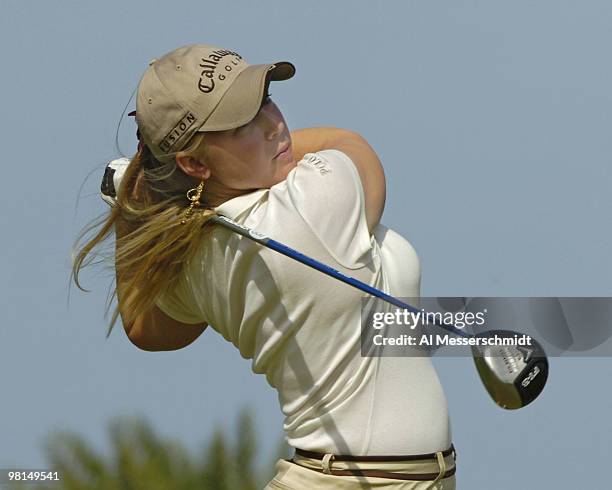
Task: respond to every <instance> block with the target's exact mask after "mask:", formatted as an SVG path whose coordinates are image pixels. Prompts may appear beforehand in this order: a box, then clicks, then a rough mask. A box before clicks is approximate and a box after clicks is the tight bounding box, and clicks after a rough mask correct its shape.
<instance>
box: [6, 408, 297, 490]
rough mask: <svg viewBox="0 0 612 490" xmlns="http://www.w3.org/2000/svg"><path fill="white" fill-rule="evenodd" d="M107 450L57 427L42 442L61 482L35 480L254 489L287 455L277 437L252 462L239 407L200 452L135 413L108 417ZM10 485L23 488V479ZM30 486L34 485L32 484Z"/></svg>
mask: <svg viewBox="0 0 612 490" xmlns="http://www.w3.org/2000/svg"><path fill="white" fill-rule="evenodd" d="M108 432H109V438H110V441H111V447H112V449H111V454H110V455H109V456H106V457H105V456H103V455H101V454H99V453H97V452H96V451H95V450H94V449H93V448H92V447H90V446H89V444H88V443H87V442H86V441H85V440H84V439H83V438H81V437H80V436H78V435H76V434H73V433H68V432H56V433H52V434H50V435H49V436H48V437H47V441H46V443H45V445H44V449H45V453H46V456H47V459H48V461H49V463H50V464H49V467H50V468H53V470H54V471H58V472H60V474H61V478H62V481H61V483H60V484H54V485H46V484H42V483H39V484H37V485H36V487H35V488H36V489H37V490H169V489H172V490H196V489H197V490H257V489H260V488H263V487H264V485H265V484H266V483H267V482H268V481H269V480H270V479H271V478H272V476H273V475H274V463H275V462H276V460H277V459H278V458H281V457H287V455H288V446H287V445H286V443H285V442H284V441H282V440H281V442H280V444H279V446H278V449H277V455H275V456H276V457H274V458H273V460H271V461H270V463H269V464H267V465H265V467H264V469H263V471H258V469H257V468H256V461H255V459H256V456H257V454H258V449H257V437H256V433H255V428H254V426H253V418H252V416H251V413H250V412H249V411H248V410H243V411H242V412H241V413H240V416H239V418H238V423H237V427H236V434H235V437H234V438H233V441H229V440H228V438H227V437H226V435H225V433H224V431H223V430H222V429H217V430H216V431H215V433H214V434H213V436H212V438H211V439H210V441H209V442H208V444H207V445H206V446H205V448H204V451H203V452H202V454H201V456H200V457H197V456H195V455H191V454H189V452H188V451H187V450H186V449H185V447H184V446H183V445H182V444H181V443H180V442H178V441H173V440H164V439H163V438H161V437H160V436H158V435H157V434H156V433H155V431H154V430H153V429H152V427H151V426H150V425H149V424H148V423H147V422H146V421H145V420H143V419H140V418H122V419H115V420H113V421H111V423H110V424H109V428H108ZM8 488H9V490H25V488H26V487H25V486H24V484H20V485H18V486H9V487H8ZM32 488H34V487H32Z"/></svg>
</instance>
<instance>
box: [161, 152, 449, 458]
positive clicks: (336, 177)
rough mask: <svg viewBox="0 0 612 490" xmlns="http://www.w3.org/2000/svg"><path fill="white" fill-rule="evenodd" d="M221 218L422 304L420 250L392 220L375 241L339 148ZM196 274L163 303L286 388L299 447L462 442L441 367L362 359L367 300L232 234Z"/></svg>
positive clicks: (217, 232)
mask: <svg viewBox="0 0 612 490" xmlns="http://www.w3.org/2000/svg"><path fill="white" fill-rule="evenodd" d="M217 211H218V212H219V214H222V215H225V216H228V217H230V218H232V219H234V220H235V221H237V222H239V223H241V224H243V225H245V226H247V227H249V228H253V229H255V230H257V231H259V232H261V233H263V234H264V235H267V236H269V237H270V238H273V239H275V240H277V241H279V242H281V243H284V244H285V245H287V246H289V247H292V248H294V249H296V250H298V251H300V252H302V253H303V254H305V255H307V256H310V257H312V258H314V259H317V260H319V261H321V262H323V263H325V264H327V265H329V266H331V267H333V268H334V269H337V270H339V271H340V272H342V273H344V274H346V275H349V276H353V277H355V278H357V279H359V280H361V281H363V282H365V283H367V284H369V285H371V286H374V287H376V288H378V289H381V290H383V291H385V292H386V293H388V294H391V295H393V296H400V297H418V296H419V293H420V291H419V289H420V267H419V260H418V257H417V255H416V252H415V251H414V249H413V247H412V246H411V245H410V243H409V242H408V241H407V240H405V239H404V238H403V237H401V236H400V235H399V234H397V233H395V232H394V231H393V230H391V229H389V228H386V227H385V226H383V225H379V226H378V227H377V228H376V229H375V230H374V233H373V235H372V236H370V234H369V233H368V229H367V224H366V218H365V207H364V193H363V188H362V185H361V180H360V178H359V174H358V173H357V169H356V168H355V166H354V164H353V162H352V161H351V160H350V158H349V157H348V156H347V155H345V154H344V153H342V152H340V151H338V150H325V151H321V152H318V153H310V154H306V155H305V156H304V158H303V159H302V160H301V161H300V162H299V163H298V164H297V167H296V168H294V169H293V170H291V172H290V173H289V175H288V177H287V179H286V180H285V181H283V182H280V183H278V184H276V185H274V186H273V187H271V188H270V189H261V190H258V191H256V192H253V193H250V194H247V195H244V196H240V197H237V198H234V199H231V200H229V201H227V202H225V203H223V204H222V205H221V206H219V207H218V208H217ZM185 272H186V273H185V274H183V275H182V276H181V277H180V279H179V281H178V283H177V285H176V287H175V288H174V289H173V290H172V291H169V292H167V293H165V294H163V295H161V296H160V297H159V298H158V300H157V302H156V304H157V305H158V306H159V308H160V309H162V310H163V311H164V312H165V313H166V314H167V315H169V316H171V317H172V318H175V319H176V320H179V321H182V322H185V323H200V322H206V323H208V324H209V325H210V326H211V327H212V328H213V329H215V330H216V331H217V332H219V333H220V334H221V335H223V337H224V338H225V339H226V340H228V341H230V342H232V343H233V344H234V345H235V346H236V347H237V348H238V350H239V351H240V354H241V355H242V356H243V357H245V358H247V359H252V369H253V371H254V372H256V373H261V374H264V375H265V376H266V379H267V380H268V383H269V384H270V385H271V386H272V387H274V388H275V389H276V390H277V391H278V397H279V402H280V406H281V410H282V412H283V414H284V415H285V422H284V430H285V433H286V436H287V441H288V443H289V444H290V445H291V446H293V447H299V448H302V449H306V450H311V451H319V452H334V453H336V454H357V455H393V454H422V453H431V452H435V451H440V450H443V449H447V448H448V447H449V446H450V443H451V434H450V423H449V418H448V411H447V403H446V398H445V395H444V392H443V390H442V387H441V385H440V382H439V380H438V377H437V374H436V372H435V369H434V367H433V365H432V363H431V360H430V359H429V358H427V357H379V356H372V357H362V356H361V350H360V334H361V330H360V322H361V306H362V303H361V300H362V298H366V297H367V295H366V294H364V293H362V292H361V291H359V290H357V289H355V288H353V287H351V286H349V285H346V284H344V283H342V282H340V281H338V280H337V279H333V278H331V277H328V276H326V275H324V274H322V273H321V272H319V271H316V270H313V269H311V268H309V267H306V266H305V265H303V264H300V263H298V262H296V261H294V260H293V259H290V258H289V257H285V256H284V255H281V254H279V253H278V252H275V251H272V250H269V249H267V248H265V247H263V246H261V245H259V244H257V243H255V242H253V241H251V240H248V239H246V238H244V237H242V236H240V235H238V234H236V233H233V232H231V231H229V230H226V229H225V228H221V227H215V229H214V230H213V231H212V233H211V234H210V235H208V236H207V237H206V238H205V239H203V240H202V246H201V247H200V249H199V251H198V253H197V254H196V256H195V257H194V259H193V260H192V261H191V262H190V263H189V264H188V265H187V266H186V268H185ZM370 300H372V298H370Z"/></svg>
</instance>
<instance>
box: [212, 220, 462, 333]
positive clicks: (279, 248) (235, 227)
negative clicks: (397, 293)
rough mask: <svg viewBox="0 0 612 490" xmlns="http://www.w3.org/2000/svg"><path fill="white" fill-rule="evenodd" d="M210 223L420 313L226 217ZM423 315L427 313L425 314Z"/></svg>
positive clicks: (446, 326) (378, 290)
mask: <svg viewBox="0 0 612 490" xmlns="http://www.w3.org/2000/svg"><path fill="white" fill-rule="evenodd" d="M210 221H212V222H214V223H216V224H218V225H221V226H223V227H225V228H227V229H229V230H231V231H233V232H235V233H238V234H240V235H242V236H243V237H245V238H248V239H250V240H253V241H255V242H257V243H259V244H260V245H263V246H264V247H267V248H269V249H272V250H274V251H276V252H279V253H281V254H283V255H286V256H287V257H289V258H292V259H294V260H297V261H298V262H301V263H302V264H304V265H307V266H308V267H311V268H313V269H316V270H318V271H320V272H322V273H323V274H327V275H328V276H331V277H333V278H335V279H338V280H339V281H342V282H344V283H345V284H348V285H349V286H353V287H354V288H357V289H359V290H361V291H363V292H365V293H368V294H371V295H372V296H376V297H377V298H380V299H382V300H384V301H387V302H388V303H391V304H392V305H394V306H397V307H398V308H403V309H406V310H408V311H411V312H413V313H418V312H419V311H421V310H418V309H417V308H415V307H414V306H412V305H409V304H408V303H405V302H403V301H400V300H399V299H397V298H394V297H393V296H390V295H388V294H386V293H384V292H382V291H381V290H380V289H376V288H373V287H372V286H369V285H368V284H366V283H365V282H361V281H360V280H358V279H355V278H354V277H350V276H347V275H345V274H342V272H340V271H337V270H336V269H333V268H331V267H329V266H328V265H325V264H323V263H322V262H319V261H318V260H315V259H313V258H311V257H308V256H306V255H304V254H303V253H300V252H298V251H297V250H294V249H292V248H291V247H288V246H287V245H284V244H282V243H280V242H277V241H276V240H273V239H272V238H268V237H267V236H265V235H262V234H261V233H258V232H257V231H255V230H251V229H250V228H247V227H246V226H243V225H240V224H238V223H236V222H235V221H233V220H232V219H230V218H228V217H226V216H222V215H219V214H217V215H215V216H213V217H212V218H210ZM425 314H427V313H426V312H425ZM436 325H438V326H439V327H441V328H444V329H446V330H448V331H450V332H452V333H455V334H457V335H459V336H461V337H466V338H471V337H474V335H471V334H468V333H466V332H464V331H462V330H460V329H458V328H457V327H455V326H454V325H447V324H440V323H436Z"/></svg>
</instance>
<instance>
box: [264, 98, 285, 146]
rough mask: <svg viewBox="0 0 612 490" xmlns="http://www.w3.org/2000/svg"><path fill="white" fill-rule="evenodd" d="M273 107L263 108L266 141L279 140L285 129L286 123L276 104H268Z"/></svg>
mask: <svg viewBox="0 0 612 490" xmlns="http://www.w3.org/2000/svg"><path fill="white" fill-rule="evenodd" d="M268 105H269V106H272V107H266V106H264V107H262V109H261V112H262V114H263V116H264V124H265V134H266V139H268V140H274V139H276V138H278V135H279V134H281V133H282V132H283V130H284V129H285V122H284V121H283V116H282V115H281V113H280V111H279V110H278V109H277V108H276V106H274V104H268Z"/></svg>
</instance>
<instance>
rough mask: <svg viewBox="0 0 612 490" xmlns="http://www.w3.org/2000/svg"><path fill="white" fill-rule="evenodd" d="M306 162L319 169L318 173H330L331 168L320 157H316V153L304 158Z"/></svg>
mask: <svg viewBox="0 0 612 490" xmlns="http://www.w3.org/2000/svg"><path fill="white" fill-rule="evenodd" d="M306 163H309V164H310V165H312V166H313V167H315V168H316V169H318V170H319V173H320V174H321V175H325V174H329V173H331V170H330V169H329V168H327V162H324V161H323V160H322V159H321V158H320V157H318V156H317V155H310V156H309V157H308V158H307V159H306Z"/></svg>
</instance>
